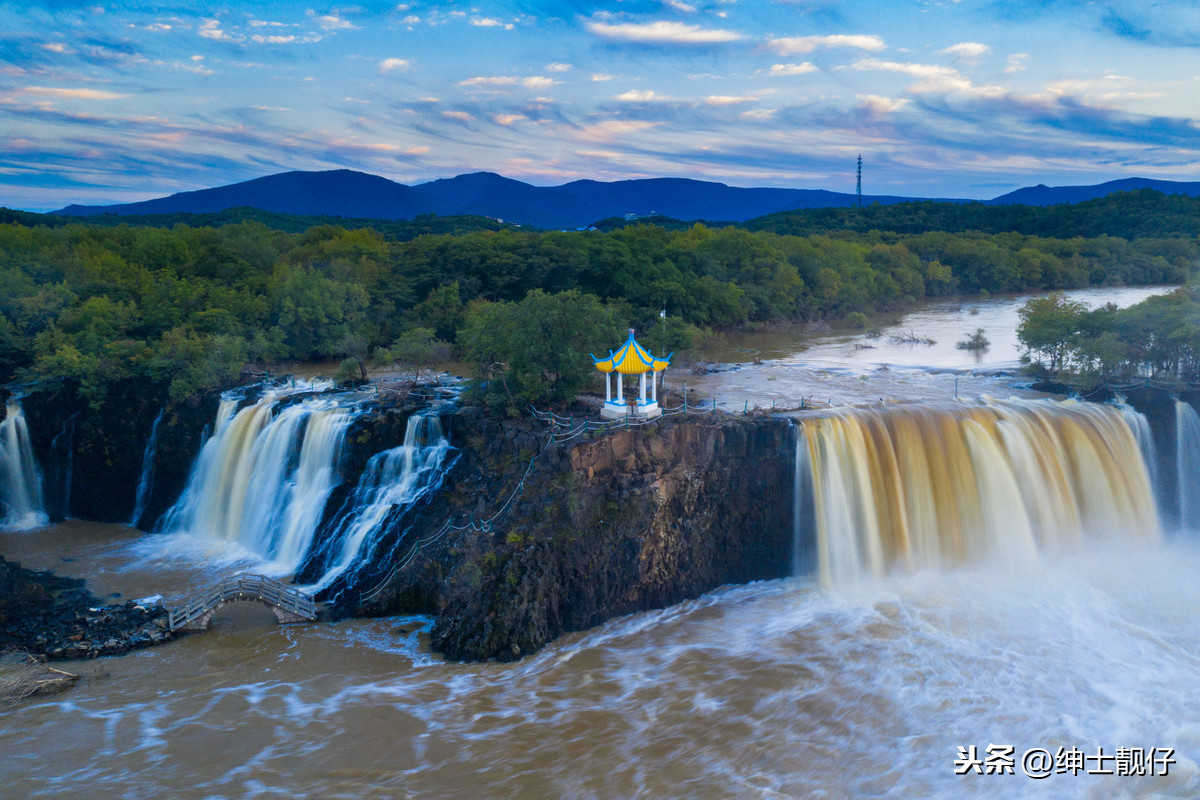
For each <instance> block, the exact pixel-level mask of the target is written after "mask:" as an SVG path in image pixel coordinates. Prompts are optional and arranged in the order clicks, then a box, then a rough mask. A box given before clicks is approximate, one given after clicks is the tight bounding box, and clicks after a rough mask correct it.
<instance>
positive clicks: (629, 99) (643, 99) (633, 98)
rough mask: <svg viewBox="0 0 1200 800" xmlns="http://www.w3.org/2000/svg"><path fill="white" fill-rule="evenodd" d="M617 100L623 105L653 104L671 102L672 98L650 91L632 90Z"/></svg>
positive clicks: (620, 95) (618, 96)
mask: <svg viewBox="0 0 1200 800" xmlns="http://www.w3.org/2000/svg"><path fill="white" fill-rule="evenodd" d="M615 99H617V100H620V101H621V102H623V103H652V102H658V101H663V100H670V99H671V98H669V97H665V96H663V95H661V94H658V93H657V92H653V91H651V90H649V89H630V90H629V91H628V92H625V93H623V94H619V95H617V96H616V98H615Z"/></svg>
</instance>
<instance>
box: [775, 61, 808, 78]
mask: <svg viewBox="0 0 1200 800" xmlns="http://www.w3.org/2000/svg"><path fill="white" fill-rule="evenodd" d="M816 71H817V68H816V67H815V66H813V65H812V64H811V63H809V62H807V61H805V62H804V63H802V64H772V65H771V72H770V74H771V76H772V77H776V78H778V77H782V76H787V75H804V74H806V73H809V72H816Z"/></svg>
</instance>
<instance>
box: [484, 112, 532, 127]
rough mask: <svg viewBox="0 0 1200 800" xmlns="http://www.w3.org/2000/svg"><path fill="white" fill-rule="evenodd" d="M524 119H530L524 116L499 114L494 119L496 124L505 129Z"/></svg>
mask: <svg viewBox="0 0 1200 800" xmlns="http://www.w3.org/2000/svg"><path fill="white" fill-rule="evenodd" d="M523 119H529V117H527V116H525V115H524V114H497V115H495V116H494V117H492V121H493V122H495V123H496V124H497V125H503V126H505V127H508V126H509V125H512V124H513V123H514V122H520V121H521V120H523Z"/></svg>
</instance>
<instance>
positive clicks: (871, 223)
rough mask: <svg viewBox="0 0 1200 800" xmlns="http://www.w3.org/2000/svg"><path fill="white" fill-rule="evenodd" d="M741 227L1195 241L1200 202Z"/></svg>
mask: <svg viewBox="0 0 1200 800" xmlns="http://www.w3.org/2000/svg"><path fill="white" fill-rule="evenodd" d="M744 227H746V228H747V229H749V230H753V231H771V232H773V233H784V234H790V235H792V236H809V235H812V234H814V233H827V232H829V231H841V230H844V231H854V232H856V233H867V232H869V231H889V232H892V233H903V234H915V233H924V232H926V231H944V232H946V233H962V232H965V231H980V232H983V233H1021V234H1024V235H1026V236H1047V237H1051V238H1058V239H1070V238H1073V237H1076V236H1083V237H1089V238H1090V237H1095V236H1117V237H1120V238H1122V239H1141V238H1172V237H1180V236H1182V237H1195V236H1200V198H1196V197H1188V196H1187V195H1176V194H1172V195H1167V194H1163V193H1161V192H1156V191H1154V190H1153V189H1139V190H1137V191H1133V192H1115V193H1113V194H1110V195H1108V196H1107V197H1101V198H1097V199H1095V200H1087V201H1084V202H1082V203H1063V204H1061V205H1054V206H1023V205H990V204H984V203H939V202H933V201H927V202H915V203H899V204H897V205H890V206H883V205H871V206H866V207H863V208H812V209H799V210H796V211H782V212H780V213H778V214H769V215H767V216H765V217H759V218H758V219H754V220H750V221H749V222H747V223H746V224H745V226H744Z"/></svg>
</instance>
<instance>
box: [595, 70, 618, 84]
mask: <svg viewBox="0 0 1200 800" xmlns="http://www.w3.org/2000/svg"><path fill="white" fill-rule="evenodd" d="M616 78H617V76H616V75H609V74H608V73H606V72H593V73H592V80H593V81H597V82H600V81H612V80H616Z"/></svg>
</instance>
